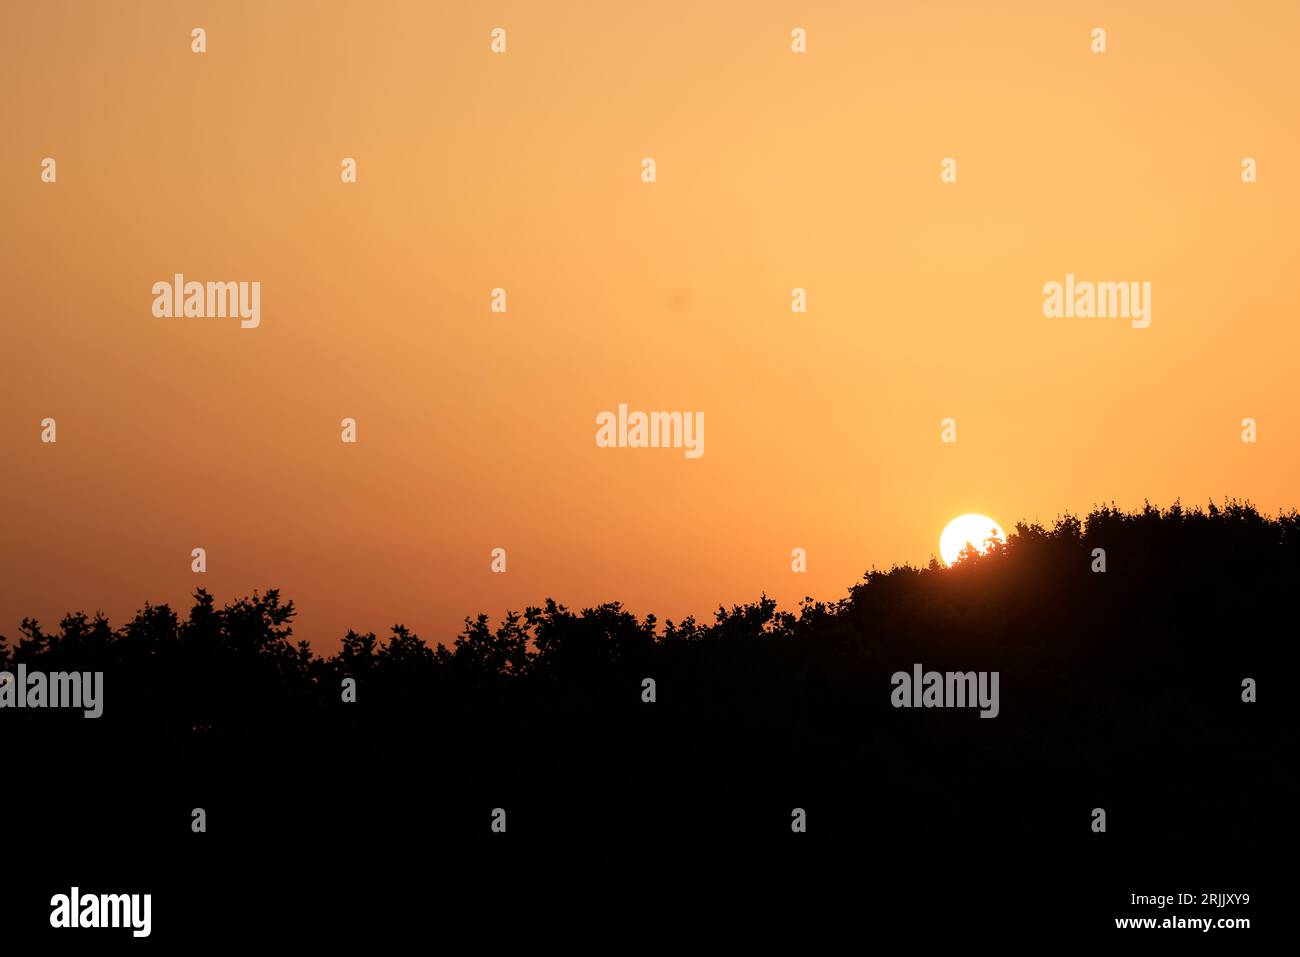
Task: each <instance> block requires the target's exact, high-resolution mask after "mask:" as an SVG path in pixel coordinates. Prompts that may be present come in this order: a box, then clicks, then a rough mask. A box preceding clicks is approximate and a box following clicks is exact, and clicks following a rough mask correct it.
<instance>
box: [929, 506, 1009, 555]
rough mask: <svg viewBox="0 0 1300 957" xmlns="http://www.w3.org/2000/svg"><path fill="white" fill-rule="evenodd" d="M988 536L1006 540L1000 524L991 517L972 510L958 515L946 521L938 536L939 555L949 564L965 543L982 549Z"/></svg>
mask: <svg viewBox="0 0 1300 957" xmlns="http://www.w3.org/2000/svg"><path fill="white" fill-rule="evenodd" d="M990 538H996V539H998V540H999V541H1005V540H1006V536H1005V535H1003V533H1002V526H1001V525H999V524H998V523H997V522H995V521H993V519H991V518H989V517H988V516H987V515H979V514H976V513H974V512H971V513H968V514H966V515H958V516H957V517H956V518H954V519H953V520H952V521H951V522H949V523H948V527H947V528H945V529H944V530H943V534H942V535H940V536H939V555H940V557H942V558H943V560H944V562H945V563H946V564H948V565H951V564H952V563H953V562H955V561H957V556H959V555H960V554H961V551H962V549H963V548H965V547H966V545H967V543H969V544H971V545H974V546H975V547H976V548H977V549H979V550H980V551H984V543H985V542H986V541H987V540H988V539H990Z"/></svg>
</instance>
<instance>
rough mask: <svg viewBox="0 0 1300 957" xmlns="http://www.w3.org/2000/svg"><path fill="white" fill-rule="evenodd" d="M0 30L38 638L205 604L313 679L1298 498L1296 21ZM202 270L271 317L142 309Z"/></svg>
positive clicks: (1045, 16) (989, 17)
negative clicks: (235, 618) (364, 648)
mask: <svg viewBox="0 0 1300 957" xmlns="http://www.w3.org/2000/svg"><path fill="white" fill-rule="evenodd" d="M1135 6H1140V7H1141V9H1133V7H1135ZM195 26H202V27H204V28H205V29H206V30H207V34H208V52H207V53H206V54H203V55H195V54H193V53H191V52H190V30H191V28H192V27H195ZM495 26H502V27H504V28H506V29H507V31H508V43H509V47H508V52H507V53H506V54H505V55H502V56H494V55H492V54H491V53H490V51H489V31H490V30H491V28H492V27H495ZM796 26H802V27H804V28H805V29H806V30H807V31H808V53H807V54H805V55H795V54H792V53H791V52H790V48H789V43H790V40H789V37H790V30H791V29H792V28H793V27H796ZM1095 26H1102V27H1104V28H1106V29H1107V31H1108V45H1109V50H1108V52H1107V53H1105V54H1104V55H1096V54H1093V53H1092V52H1091V51H1090V49H1089V42H1090V40H1089V32H1090V30H1091V29H1092V28H1093V27H1095ZM0 35H3V36H4V41H3V43H4V56H3V57H0V78H2V79H3V84H2V86H3V90H4V93H3V95H2V96H3V110H2V111H0V122H2V123H3V129H4V148H3V150H0V213H2V214H3V215H2V217H0V223H2V226H0V243H2V244H3V248H2V249H0V261H3V263H4V283H3V290H4V309H3V322H2V323H0V363H3V375H0V449H3V451H4V468H3V478H2V479H0V488H2V489H3V507H0V568H2V569H3V580H0V633H3V634H7V635H9V636H10V637H11V638H12V637H13V636H14V634H15V633H16V631H17V624H18V622H19V620H20V619H21V618H22V617H23V616H25V615H32V616H35V617H37V618H39V619H41V621H42V623H43V624H45V625H47V626H53V625H55V624H56V623H57V621H58V619H59V618H60V617H61V615H62V614H63V613H64V612H66V611H69V610H85V611H88V612H94V611H96V610H102V611H103V612H105V613H106V614H108V615H109V616H110V618H111V619H112V620H113V621H114V622H115V623H118V622H120V621H121V620H122V619H123V618H124V617H126V616H128V615H129V614H130V613H132V612H133V611H134V610H135V609H137V608H139V607H140V606H141V605H142V604H143V603H144V602H145V601H151V602H155V603H156V602H164V601H166V602H172V603H173V604H178V605H179V606H181V607H183V608H185V607H188V605H187V596H188V595H189V594H190V592H192V590H193V589H194V588H195V587H197V586H198V585H202V586H204V587H207V588H208V589H209V590H211V591H213V592H214V593H215V594H216V596H217V597H218V599H219V600H221V601H223V602H224V601H226V600H229V599H231V598H233V597H236V596H239V595H242V594H247V593H250V592H251V591H253V590H254V589H261V590H264V589H266V588H268V587H279V588H280V589H281V590H282V591H283V593H284V594H285V595H286V596H287V597H289V598H292V599H293V600H294V601H295V603H296V604H297V606H298V608H299V610H300V614H299V618H298V627H297V633H298V635H299V636H300V637H305V638H308V639H310V640H311V641H312V642H313V644H315V645H316V646H317V647H318V649H320V650H321V651H324V652H329V651H332V650H334V648H335V647H336V646H337V643H338V640H339V638H340V637H341V636H342V634H343V632H344V631H345V630H346V629H347V628H349V627H352V628H356V629H358V630H375V631H384V630H386V629H387V628H388V626H390V625H392V624H394V623H397V622H403V623H405V624H407V625H409V626H411V627H412V628H414V629H415V630H416V631H417V632H418V633H419V634H421V635H422V636H423V637H424V638H426V639H428V640H430V641H436V640H447V641H449V640H450V639H451V638H452V637H454V635H455V633H456V631H457V630H458V629H459V624H460V621H461V619H462V618H463V617H464V616H465V615H469V614H475V613H477V612H479V611H486V612H488V613H490V614H492V615H493V616H494V617H495V616H499V615H500V614H501V613H502V612H504V611H505V610H506V609H507V608H513V609H519V608H522V607H523V606H524V605H526V604H530V603H533V604H536V603H540V602H541V600H542V599H543V598H545V597H546V596H548V595H550V596H553V597H555V598H556V599H557V600H560V601H562V602H565V603H567V604H569V605H570V606H573V607H582V606H586V605H590V604H593V603H597V602H600V601H606V600H621V601H623V602H625V603H626V604H627V605H628V606H629V607H630V608H631V609H632V610H634V611H636V612H638V613H646V612H651V611H653V612H655V613H656V614H658V615H659V616H660V617H661V618H663V617H674V618H680V617H681V616H683V615H685V614H689V613H694V614H697V615H708V614H709V613H710V612H711V610H712V609H713V608H715V607H716V606H717V605H718V603H720V602H725V603H728V604H730V603H733V602H741V601H746V600H752V599H754V598H756V597H757V596H758V595H759V593H760V592H763V591H766V592H767V593H768V594H769V595H772V596H773V597H776V598H777V599H779V600H780V601H781V603H782V604H783V605H786V606H790V605H793V604H794V603H796V602H797V601H798V599H799V598H801V597H802V596H804V595H813V596H816V597H819V598H826V599H833V598H837V597H840V596H841V595H843V594H844V593H845V591H846V589H847V588H848V587H849V586H850V585H851V584H853V583H854V582H855V581H857V580H858V579H859V578H860V576H861V575H862V573H863V572H864V571H865V570H866V569H867V568H869V567H870V566H872V565H873V564H875V565H877V566H888V565H889V564H891V563H893V562H902V561H911V562H925V561H927V560H928V559H929V557H930V556H931V555H932V554H934V553H935V552H936V551H937V548H938V537H939V533H940V531H941V529H942V527H943V525H944V524H945V523H946V522H947V521H948V520H949V519H950V518H952V517H953V516H955V515H957V514H960V513H963V512H968V511H978V512H984V513H987V514H989V515H991V516H993V517H994V518H996V519H997V520H998V521H1000V522H1001V523H1002V524H1003V525H1005V526H1007V527H1010V526H1011V525H1012V524H1014V523H1015V522H1016V521H1017V520H1021V519H1027V520H1039V521H1043V522H1050V521H1051V520H1053V519H1054V518H1055V516H1056V515H1057V514H1059V513H1060V512H1062V511H1064V510H1066V509H1070V510H1074V511H1076V512H1078V511H1086V510H1087V509H1088V508H1089V507H1090V506H1092V505H1093V504H1095V503H1101V502H1109V501H1112V500H1113V501H1115V502H1116V503H1118V504H1119V505H1121V506H1126V507H1131V506H1135V505H1140V504H1141V502H1142V500H1143V499H1144V498H1149V499H1150V500H1151V501H1153V502H1155V503H1158V504H1169V503H1170V502H1172V501H1173V500H1174V499H1175V498H1176V497H1179V496H1181V497H1182V499H1183V501H1184V503H1196V502H1201V503H1204V502H1205V501H1206V500H1208V499H1209V498H1211V497H1213V498H1214V499H1215V500H1216V501H1221V500H1222V499H1223V497H1225V496H1237V497H1245V498H1249V499H1250V500H1252V501H1254V502H1255V503H1256V504H1257V505H1258V506H1260V507H1261V508H1263V509H1265V510H1268V511H1275V510H1276V509H1278V508H1280V507H1291V506H1294V505H1297V504H1300V501H1298V498H1300V497H1298V496H1297V495H1296V489H1295V478H1296V473H1297V465H1300V411H1298V410H1300V402H1298V401H1297V400H1298V399H1300V385H1297V369H1296V361H1297V360H1296V356H1297V354H1300V327H1298V326H1297V314H1296V296H1295V291H1294V290H1292V289H1291V288H1290V287H1289V286H1288V283H1290V282H1293V281H1294V278H1293V277H1294V276H1295V266H1296V249H1297V246H1296V229H1297V226H1296V223H1297V212H1300V192H1298V190H1297V175H1298V171H1300V109H1297V90H1300V61H1298V59H1297V57H1296V54H1295V49H1294V43H1295V37H1296V36H1298V35H1300V6H1297V5H1296V4H1295V3H1294V2H1276V3H1258V4H1251V5H1248V6H1242V5H1234V4H1225V3H1195V2H1193V3H1188V2H1177V3H1174V2H1168V3H1146V4H1141V5H1134V4H1129V3H1097V2H1092V3H1062V2H1055V3H1051V4H1044V3H1041V2H1017V3H1003V4H994V5H986V4H979V5H975V4H970V3H966V2H959V0H952V2H930V3H917V4H863V3H858V2H847V0H846V2H843V3H797V2H783V3H763V2H734V3H699V2H691V3H678V2H670V0H664V2H659V3H654V4H628V3H619V4H612V3H604V2H599V3H598V2H590V3H544V2H529V3H489V4H450V3H448V4H433V3H427V2H418V3H417V2H411V3H384V2H376V3H355V4H351V3H349V4H345V3H337V2H326V3H276V2H265V3H263V2H256V3H253V2H250V3H230V2H222V3H215V2H214V3H202V4H186V5H182V4H175V3H163V2H151V3H129V4H126V3H122V4H106V3H91V2H82V3H58V2H53V3H52V2H41V3H27V2H11V3H6V4H4V6H3V8H0ZM46 156H51V157H54V158H55V159H56V160H57V162H58V182H57V183H55V184H45V183H42V182H41V181H40V163H41V160H42V158H43V157H46ZM345 156H351V157H355V158H356V160H357V162H358V177H359V182H358V183H357V184H356V185H344V184H342V183H340V180H339V170H340V161H341V159H342V158H343V157H345ZM645 156H650V157H654V158H655V160H656V161H657V164H658V182H657V183H655V184H653V185H647V184H643V183H642V182H641V181H640V176H639V174H640V161H641V158H642V157H645ZM946 156H951V157H954V158H955V159H956V160H957V162H958V182H957V183H955V184H943V183H941V182H940V180H939V165H940V161H941V160H942V159H943V158H944V157H946ZM1245 156H1251V157H1255V158H1256V159H1257V161H1258V164H1259V182H1258V183H1256V184H1253V185H1245V184H1243V183H1242V182H1241V180H1240V164H1241V159H1242V157H1245ZM176 272H183V273H184V274H185V275H186V277H187V278H190V279H198V280H201V281H204V280H235V281H238V280H248V281H252V280H257V281H260V282H261V283H262V323H261V327H260V328H258V329H255V330H241V329H240V328H239V324H238V322H237V320H222V319H189V320H186V319H157V318H154V317H153V315H152V313H151V305H152V301H153V296H152V294H151V292H150V287H151V286H152V284H153V283H154V282H155V281H158V280H166V279H170V277H171V276H172V275H173V273H176ZM1067 272H1073V273H1075V274H1076V275H1077V276H1079V277H1080V278H1081V279H1094V280H1117V281H1119V280H1138V281H1149V282H1151V283H1152V288H1153V291H1152V299H1153V322H1152V325H1151V327H1150V328H1149V329H1145V330H1135V329H1132V328H1130V326H1129V324H1128V323H1127V322H1126V321H1124V320H1116V319H1091V320H1088V319H1069V320H1066V319H1047V318H1045V317H1044V316H1043V312H1042V300H1043V296H1042V287H1043V284H1044V283H1045V282H1048V281H1050V280H1053V279H1055V280H1057V281H1061V280H1063V279H1064V276H1065V274H1066V273H1067ZM497 286H501V287H505V288H506V289H507V290H508V295H509V312H508V313H507V314H505V315H499V314H493V313H491V312H490V311H489V309H488V305H489V293H490V290H491V289H492V288H493V287H497ZM796 286H800V287H804V288H806V289H807V290H808V312H807V314H806V315H795V314H792V313H791V312H790V308H789V302H790V290H791V289H792V288H793V287H796ZM620 402H627V403H629V404H630V405H631V407H632V408H633V409H644V410H652V409H677V410H700V411H703V412H704V413H705V416H706V422H707V427H706V453H705V455H704V456H703V457H702V458H700V459H698V460H687V459H686V458H684V456H683V455H682V454H681V452H680V451H669V450H629V449H625V450H609V449H599V448H597V447H596V445H595V441H594V436H595V416H596V414H597V413H598V412H600V411H602V410H606V409H615V408H617V405H618V403H620ZM46 416H53V417H54V418H56V419H57V421H58V430H59V431H58V443H57V445H53V446H50V445H43V444H41V442H40V421H41V419H43V418H44V417H46ZM345 416H352V417H355V418H356V419H357V420H358V432H359V443H358V444H357V445H355V446H349V445H344V444H343V443H342V442H340V439H339V421H340V419H342V418H343V417H345ZM948 416H951V417H953V418H955V419H956V420H957V425H958V441H957V443H956V444H953V445H945V444H942V443H941V442H940V421H941V420H942V419H943V418H944V417H948ZM1246 416H1251V417H1254V418H1255V419H1256V420H1257V421H1258V423H1259V441H1258V443H1257V444H1254V445H1248V444H1244V443H1243V442H1242V441H1241V440H1240V422H1241V419H1242V418H1244V417H1246ZM196 546H202V547H204V548H206V549H207V552H208V562H209V571H208V573H207V574H206V575H201V576H200V575H195V574H193V573H192V572H191V571H190V550H191V549H192V548H194V547H196ZM497 546H500V547H504V548H506V549H507V552H508V556H509V571H508V573H507V574H505V575H494V574H491V573H490V571H489V553H490V551H491V549H492V548H493V547H497ZM794 547H802V548H805V549H807V552H808V572H807V574H804V575H796V574H793V573H792V572H791V571H790V550H791V549H792V548H794Z"/></svg>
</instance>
